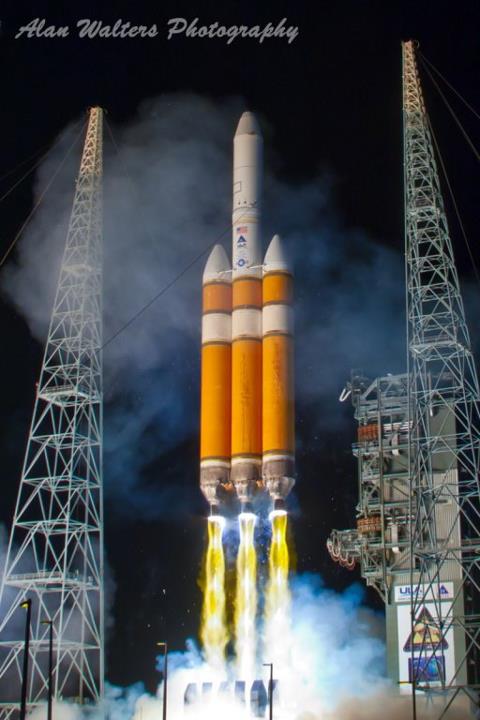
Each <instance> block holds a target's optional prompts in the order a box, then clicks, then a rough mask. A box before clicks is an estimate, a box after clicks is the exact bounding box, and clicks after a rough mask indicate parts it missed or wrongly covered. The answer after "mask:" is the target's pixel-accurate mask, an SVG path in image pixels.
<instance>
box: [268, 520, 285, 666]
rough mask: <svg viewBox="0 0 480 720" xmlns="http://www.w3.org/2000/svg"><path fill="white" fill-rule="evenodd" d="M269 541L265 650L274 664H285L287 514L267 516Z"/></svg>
mask: <svg viewBox="0 0 480 720" xmlns="http://www.w3.org/2000/svg"><path fill="white" fill-rule="evenodd" d="M270 519H271V523H272V540H271V545H270V556H269V578H268V583H267V594H266V598H265V630H266V644H267V647H266V651H267V653H269V657H270V656H271V657H272V660H273V661H274V662H277V663H280V664H283V663H285V662H287V655H288V647H287V645H288V643H287V642H286V638H287V637H288V633H289V631H290V602H291V598H290V587H289V584H288V574H289V570H290V558H289V553H288V544H287V520H288V518H287V514H286V512H284V511H275V512H273V513H272V514H271V515H270Z"/></svg>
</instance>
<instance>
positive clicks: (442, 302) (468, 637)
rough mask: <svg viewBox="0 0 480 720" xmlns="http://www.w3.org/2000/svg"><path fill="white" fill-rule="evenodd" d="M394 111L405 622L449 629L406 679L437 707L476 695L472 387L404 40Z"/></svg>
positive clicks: (478, 628) (478, 538) (478, 567)
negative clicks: (401, 255) (407, 510)
mask: <svg viewBox="0 0 480 720" xmlns="http://www.w3.org/2000/svg"><path fill="white" fill-rule="evenodd" d="M403 111H404V172H405V258H406V282H407V319H408V348H409V360H408V363H409V367H408V376H409V388H408V401H409V402H408V405H409V422H410V425H411V432H410V435H409V438H410V442H409V452H408V459H409V462H408V465H409V478H410V496H411V528H410V533H411V553H412V558H413V561H412V562H411V584H412V606H411V613H412V631H413V625H414V623H415V621H416V620H418V617H419V615H420V613H421V612H422V607H423V606H424V605H425V601H426V600H427V599H428V601H429V603H431V606H433V607H434V613H433V616H434V617H433V620H434V624H435V625H436V627H437V628H440V630H441V637H443V638H444V637H445V635H446V633H448V632H449V631H450V634H451V637H453V638H454V639H455V667H454V672H453V675H451V676H450V678H448V677H445V662H446V657H445V650H444V644H445V643H444V642H442V641H441V640H439V641H438V642H432V636H431V634H430V633H429V632H424V634H423V638H424V643H423V645H422V647H421V649H420V651H419V653H417V654H416V657H413V655H412V667H413V669H414V674H413V677H412V681H413V690H414V695H415V691H416V690H423V691H425V692H428V693H430V694H435V693H437V694H440V695H442V697H443V705H442V706H441V707H440V706H439V707H440V709H439V717H443V716H444V715H445V713H446V711H447V710H448V707H449V706H451V705H454V704H455V703H456V702H457V699H458V697H459V696H460V695H462V694H464V693H466V694H468V695H469V697H470V698H471V699H472V700H473V701H474V702H476V698H477V689H478V688H479V677H478V659H479V651H480V607H479V598H480V503H479V497H480V496H479V470H480V467H479V466H480V454H479V451H480V444H479V428H480V422H479V420H480V418H479V399H480V392H479V385H478V379H477V373H476V369H475V364H474V359H473V356H472V352H471V345H470V338H469V333H468V329H467V325H466V322H465V313H464V308H463V303H462V298H461V294H460V286H459V281H458V275H457V270H456V266H455V261H454V256H453V250H452V243H451V240H450V235H449V229H448V224H447V219H446V214H445V209H444V205H443V199H442V194H441V190H440V183H439V178H438V172H437V166H436V161H435V157H434V152H433V145H432V138H431V132H430V127H429V121H428V116H427V113H426V110H425V105H424V101H423V97H422V90H421V86H420V80H419V76H418V71H417V67H416V60H415V50H414V44H413V42H412V41H409V42H406V43H403ZM446 580H450V581H453V588H454V598H453V601H452V602H450V603H445V602H442V598H441V592H440V588H441V585H442V583H444V582H445V581H446ZM427 666H428V667H429V668H430V669H431V670H432V672H433V671H435V673H436V674H437V675H438V678H437V679H438V682H429V681H427V679H426V675H427V673H426V672H425V668H426V667H427ZM422 668H423V669H422Z"/></svg>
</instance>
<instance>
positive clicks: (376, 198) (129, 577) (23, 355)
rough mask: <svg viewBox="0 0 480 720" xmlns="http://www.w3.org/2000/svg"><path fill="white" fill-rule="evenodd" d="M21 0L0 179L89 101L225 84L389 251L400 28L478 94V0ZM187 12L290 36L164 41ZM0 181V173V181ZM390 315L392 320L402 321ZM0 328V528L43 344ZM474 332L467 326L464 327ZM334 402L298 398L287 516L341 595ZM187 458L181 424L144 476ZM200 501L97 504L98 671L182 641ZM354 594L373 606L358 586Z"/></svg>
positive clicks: (397, 156)
mask: <svg viewBox="0 0 480 720" xmlns="http://www.w3.org/2000/svg"><path fill="white" fill-rule="evenodd" d="M29 5H30V7H28V8H25V9H23V10H22V5H21V4H10V5H9V4H7V5H6V6H4V8H2V10H1V17H0V19H1V20H2V26H1V37H0V41H1V45H0V47H1V51H0V52H1V55H0V67H1V68H2V81H1V87H2V90H1V99H2V102H1V110H0V175H3V173H4V172H7V171H8V170H10V169H11V168H12V167H14V166H15V165H16V164H17V163H18V162H20V161H21V160H23V159H24V158H26V157H28V156H29V155H31V154H32V153H34V152H35V151H36V150H38V148H40V147H41V146H43V145H48V143H50V142H52V141H53V140H54V138H55V137H56V135H57V134H58V133H59V132H60V131H61V130H62V129H63V128H64V127H65V125H67V124H68V123H69V122H71V121H73V120H75V119H77V118H78V117H79V116H80V115H81V114H82V113H83V112H84V111H85V109H86V108H87V107H88V106H90V105H95V104H99V105H101V106H103V107H105V108H107V109H108V112H109V116H110V119H111V122H112V123H122V122H126V121H128V120H129V119H131V118H132V117H133V116H134V114H135V112H136V109H137V107H138V105H139V103H140V102H141V101H142V100H144V99H145V98H149V97H155V96H157V95H160V94H161V93H165V92H176V91H193V92H196V93H200V94H205V95H208V96H210V97H213V98H223V97H224V96H227V95H237V96H238V95H240V96H243V97H244V98H245V101H246V105H247V106H248V107H249V108H251V109H253V110H258V111H259V112H260V113H261V115H262V116H263V117H265V118H267V119H268V122H269V125H270V127H272V128H274V134H273V136H272V137H270V138H268V140H267V142H266V146H267V162H268V161H269V158H268V154H269V153H271V154H272V159H271V162H272V163H274V165H275V172H276V173H277V175H279V176H280V177H283V178H285V179H288V181H289V182H295V181H304V180H308V179H310V178H313V177H315V175H316V174H317V173H318V171H319V168H324V169H325V168H328V170H329V171H330V173H331V174H332V176H333V178H334V196H333V201H334V202H335V204H336V211H337V212H338V213H339V215H340V216H341V217H342V219H343V223H344V225H345V226H346V227H348V228H361V229H362V230H365V231H366V232H367V233H368V234H369V235H370V236H371V237H372V238H373V239H374V240H375V241H376V242H377V243H379V244H383V245H385V246H389V247H395V248H401V244H402V242H403V217H402V211H403V208H402V202H403V194H402V193H403V191H402V138H401V133H402V124H401V48H400V42H401V40H402V39H403V40H404V39H409V38H412V37H413V38H416V39H418V40H419V41H420V43H421V49H422V51H423V53H424V54H425V56H426V57H427V58H428V59H429V60H430V61H431V62H433V63H434V64H435V65H436V66H437V67H438V68H439V69H440V70H441V72H442V73H443V74H444V75H445V76H446V77H447V78H448V80H449V81H450V82H451V83H452V84H453V85H454V87H455V88H456V89H457V90H458V91H459V92H460V93H462V94H463V95H464V96H465V97H466V98H467V99H468V100H469V101H470V102H471V103H472V104H473V105H474V107H476V108H477V109H478V108H479V107H480V102H479V100H480V98H479V91H478V77H479V42H480V23H479V21H480V5H479V4H478V2H468V1H463V2H456V3H453V2H439V1H438V0H435V1H434V2H429V1H426V0H423V1H419V0H416V1H415V2H409V1H407V0H404V2H384V1H382V0H379V1H378V2H374V1H366V0H365V1H360V0H359V1H357V2H354V1H353V0H351V1H350V2H342V1H339V2H333V0H331V1H330V2H324V1H323V0H319V1H317V2H296V3H287V2H282V1H281V0H277V1H276V2H271V1H269V0H267V1H266V2H263V3H261V7H258V6H259V3H254V2H248V1H247V2H233V1H232V0H227V1H226V2H222V3H214V2H203V3H197V4H195V6H194V7H195V9H194V10H193V9H192V3H191V2H188V3H187V2H177V3H173V2H169V1H168V0H166V1H165V2H162V3H152V5H151V6H149V4H148V3H146V2H145V3H135V4H132V3H130V2H117V3H115V4H113V3H110V4H108V3H102V4H98V5H95V4H94V3H89V2H83V3H82V8H81V9H79V10H78V12H77V11H72V10H71V9H68V10H67V9H66V6H67V5H68V3H54V2H51V3H45V4H43V5H42V4H41V3H37V5H36V6H35V9H32V7H31V4H29ZM37 16H39V17H45V18H46V19H47V22H48V23H49V24H55V25H66V24H69V25H70V26H71V27H72V32H71V37H69V38H68V39H51V40H48V39H19V40H15V39H14V35H15V32H16V31H17V29H18V27H19V26H20V25H23V24H25V23H27V22H28V21H30V20H31V19H32V18H33V17H37ZM196 16H198V17H199V24H206V25H208V24H210V23H211V22H214V21H218V22H219V23H221V24H225V25H227V26H228V25H232V24H238V25H240V24H245V25H254V24H258V25H261V26H263V25H264V24H266V23H267V22H272V23H275V24H276V22H278V21H279V20H280V19H281V18H283V17H286V18H287V24H288V25H298V27H299V32H300V34H299V37H298V38H297V39H296V40H295V41H294V42H293V43H292V44H291V45H288V44H287V42H286V40H278V39H277V40H274V39H270V40H266V41H265V42H264V43H263V45H259V43H258V42H257V41H255V40H247V39H237V40H236V41H235V42H234V43H233V44H232V45H230V46H227V45H226V43H225V42H224V40H221V39H204V40H202V39H186V38H185V37H182V36H179V37H178V38H176V39H172V40H171V41H169V42H168V41H167V39H166V27H167V20H168V19H169V18H171V17H185V18H187V19H193V18H194V17H196ZM81 17H91V18H98V19H101V20H103V21H104V22H106V23H113V22H114V21H115V20H116V19H118V18H122V19H123V20H128V21H130V22H131V23H132V24H142V25H150V24H152V23H156V24H157V27H158V29H159V36H158V37H156V38H153V39H140V40H134V39H124V40H107V39H94V40H88V39H83V40H81V39H78V38H77V37H76V33H75V30H74V25H75V23H76V21H77V20H78V19H79V18H81ZM423 78H424V90H425V96H426V102H427V105H428V108H429V111H430V115H431V116H432V121H433V123H434V127H435V129H436V132H437V135H438V139H439V142H440V145H441V148H442V152H443V155H444V159H445V162H446V165H447V167H448V171H449V174H450V178H451V181H452V185H453V187H454V189H455V192H456V195H457V198H458V202H459V205H460V210H461V213H462V217H463V220H464V224H465V227H466V229H467V232H468V234H469V237H470V240H471V243H472V246H473V247H474V248H475V247H476V242H477V238H476V229H477V224H478V220H477V216H478V210H477V209H478V200H479V191H478V187H479V183H478V166H477V164H476V160H475V158H474V157H473V154H472V153H471V152H470V150H469V149H468V148H467V145H466V144H465V141H464V139H463V138H462V137H461V136H460V134H459V132H458V129H457V128H456V127H455V125H454V122H453V121H452V119H451V117H450V116H449V115H448V113H447V111H446V109H445V107H444V106H443V104H442V102H441V100H440V99H439V97H438V95H437V93H436V92H435V90H434V88H433V86H432V84H431V82H430V81H428V79H427V78H426V77H425V75H424V76H423ZM453 102H454V103H455V108H456V109H457V110H458V112H459V114H460V116H461V118H462V122H464V124H465V127H466V128H467V130H468V131H469V132H470V133H471V134H472V136H473V138H474V139H475V138H478V126H477V124H476V123H477V120H476V119H474V118H473V116H471V115H470V114H468V113H466V111H465V110H464V109H463V108H462V106H461V105H459V104H458V102H457V101H455V100H453ZM9 182H10V180H8V181H6V182H4V183H2V184H1V185H0V191H1V192H4V191H5V190H6V189H7V188H8V186H9V185H8V183H9ZM32 187H33V183H32V182H31V180H28V181H26V182H25V183H23V184H22V185H21V186H20V187H19V188H18V189H17V190H16V192H15V193H14V194H13V195H12V196H10V197H9V198H8V200H6V201H5V202H3V203H1V204H0V250H1V252H2V254H3V252H4V251H5V249H6V248H7V247H8V245H9V243H10V242H11V239H12V238H13V236H14V234H15V233H16V231H17V230H18V228H19V226H20V225H21V223H22V222H23V220H24V219H25V217H26V215H27V214H28V212H29V211H30V209H31V204H32V198H33V195H32ZM72 191H73V185H72ZM228 192H229V190H228V189H226V193H228ZM0 194H1V193H0ZM447 207H449V203H448V202H447ZM451 217H453V216H451ZM452 232H453V236H454V241H455V247H456V256H457V262H458V267H459V271H460V275H461V278H462V279H464V280H472V279H473V274H472V268H471V263H470V261H469V259H468V256H467V254H466V252H465V248H464V245H463V243H462V240H461V236H460V233H459V232H458V227H457V226H456V224H455V222H454V221H453V220H452ZM11 261H12V262H15V255H13V256H12V259H11ZM133 310H134V309H133V308H132V311H133ZM473 320H474V321H475V323H476V318H473ZM403 322H404V321H403V318H399V332H400V326H402V328H403ZM0 323H1V327H2V338H3V343H2V366H3V370H2V380H3V383H2V386H3V391H2V401H1V427H0V443H1V456H0V460H1V466H2V473H1V476H2V478H1V482H2V494H1V498H2V501H1V504H0V520H1V521H2V522H3V523H4V524H5V525H6V526H7V527H8V526H9V524H10V522H11V517H12V513H13V506H14V501H15V496H16V491H17V486H18V479H19V476H20V469H21V461H22V455H23V452H24V448H25V441H26V437H27V432H28V423H29V420H30V415H31V410H32V406H33V393H34V383H35V381H36V379H37V375H38V371H39V367H40V363H41V351H42V348H41V347H40V346H39V344H38V343H37V342H36V341H35V340H33V339H32V337H31V336H30V333H29V330H28V328H27V325H26V324H25V321H24V320H23V319H22V317H21V316H20V315H19V314H17V313H16V312H15V310H14V309H13V308H12V307H11V306H10V305H9V304H7V303H6V302H5V301H4V300H3V299H1V305H0ZM471 329H472V332H473V333H474V334H475V332H477V330H476V327H475V326H473V327H472V328H471ZM402 331H403V330H402ZM392 332H395V328H393V329H392ZM386 342H388V338H386ZM352 364H353V366H354V365H355V363H354V359H353V363H352ZM365 370H366V371H367V372H368V368H365ZM346 379H347V378H346ZM195 382H197V380H196V379H195ZM338 390H339V392H340V390H341V388H339V389H338ZM337 397H338V393H337V395H336V396H335V397H332V398H330V399H329V401H328V402H327V404H326V405H325V407H323V408H311V407H309V408H302V407H301V406H299V407H298V408H297V432H298V435H299V440H300V447H301V451H300V453H299V457H298V475H299V478H300V482H299V485H298V490H297V504H298V509H297V510H295V518H294V523H295V542H296V554H297V566H298V570H300V571H313V572H320V573H321V574H322V575H323V577H324V578H325V582H326V583H327V584H328V585H329V586H332V587H334V588H336V589H338V590H341V589H342V588H344V587H345V586H346V585H348V584H349V583H350V582H351V581H352V577H355V578H357V577H358V575H357V573H356V572H354V573H348V572H347V571H345V570H343V569H341V568H340V567H339V566H338V565H334V564H333V563H332V562H331V561H330V558H329V557H328V554H327V552H326V549H325V540H326V537H327V535H328V533H329V531H330V529H331V528H332V527H349V526H351V524H352V523H353V520H354V506H355V502H356V478H355V467H354V463H353V459H352V457H351V453H350V443H351V442H352V440H353V439H354V433H355V425H354V422H353V418H352V413H351V408H350V407H349V406H348V403H346V404H345V406H344V407H343V408H342V410H341V412H342V413H343V419H344V422H343V425H342V427H343V428H344V431H343V432H340V433H339V432H338V428H336V429H335V432H334V431H333V429H332V432H329V431H328V429H327V430H326V431H325V432H324V434H323V436H322V437H315V438H312V437H310V434H309V413H312V412H325V413H328V412H329V411H330V407H329V403H330V405H331V407H333V404H334V403H336V402H337ZM336 412H337V413H338V410H337V411H336ZM197 457H198V439H197V437H196V436H195V437H191V438H190V439H189V440H188V441H187V442H185V443H184V444H183V445H182V446H181V447H179V448H177V449H176V451H175V452H174V453H172V452H170V453H168V454H165V455H162V456H160V457H158V458H157V460H156V462H155V463H154V466H153V467H151V469H150V472H151V477H152V482H154V481H156V478H159V477H161V476H162V473H165V472H167V471H168V472H169V473H172V472H176V473H178V477H179V478H181V482H182V483H184V484H185V486H186V487H188V488H192V487H194V486H195V483H196V482H197V473H198V471H197ZM204 513H205V507H204V504H203V501H202V498H201V497H200V493H198V503H197V505H196V507H194V508H192V512H191V514H190V515H189V519H188V520H187V521H186V523H185V524H184V525H182V526H180V525H178V524H177V523H175V522H174V521H173V520H172V521H171V522H169V521H168V519H165V518H162V519H161V520H158V521H148V522H147V521H145V520H143V519H142V518H141V517H138V518H135V517H134V518H131V520H126V519H125V514H122V515H121V517H120V516H119V515H117V514H116V513H115V508H114V506H112V507H110V505H109V504H107V507H106V514H105V518H106V519H105V529H106V550H107V555H108V559H109V563H110V565H111V567H112V569H113V574H114V578H115V582H116V586H117V587H116V595H115V602H114V605H113V608H112V615H113V620H114V624H113V625H112V627H111V629H110V632H109V641H108V649H107V662H108V678H109V680H110V681H112V682H114V683H121V684H126V683H131V682H133V681H136V680H143V681H145V682H147V685H149V686H150V687H151V688H153V686H154V685H155V681H156V679H157V677H158V676H157V675H156V673H155V669H154V656H155V642H156V641H157V640H164V639H167V640H168V641H169V643H170V646H171V647H172V648H173V649H182V648H183V646H184V641H185V638H186V637H188V636H195V635H196V632H197V629H198V620H199V607H200V599H201V597H200V591H199V589H198V586H197V577H198V572H199V566H200V561H201V553H202V538H203V533H204ZM367 601H368V602H369V603H371V604H373V605H374V606H375V605H376V606H377V607H379V604H378V601H377V600H376V598H375V597H374V596H373V594H368V595H367Z"/></svg>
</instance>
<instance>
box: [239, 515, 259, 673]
mask: <svg viewBox="0 0 480 720" xmlns="http://www.w3.org/2000/svg"><path fill="white" fill-rule="evenodd" d="M238 521H239V526H240V546H239V548H238V556H237V594H236V602H235V639H236V654H237V673H238V677H239V678H241V679H242V680H247V679H249V678H251V677H253V674H254V670H255V621H256V615H257V555H256V550H255V543H254V535H255V521H256V517H255V515H254V514H253V513H241V514H240V515H239V518H238Z"/></svg>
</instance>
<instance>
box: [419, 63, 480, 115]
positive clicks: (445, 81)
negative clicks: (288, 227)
mask: <svg viewBox="0 0 480 720" xmlns="http://www.w3.org/2000/svg"><path fill="white" fill-rule="evenodd" d="M418 54H419V55H420V57H421V60H423V61H424V62H425V63H426V64H427V65H428V66H429V67H430V68H432V70H433V71H434V72H436V73H437V75H438V76H439V77H440V78H442V80H443V82H444V83H445V85H447V86H448V87H449V88H450V90H451V91H452V92H454V93H455V95H456V96H457V97H458V98H460V100H461V101H462V102H463V104H464V105H466V107H467V108H468V109H469V110H470V111H471V112H472V113H473V114H474V115H475V117H477V118H478V119H479V120H480V115H479V114H478V113H477V111H476V110H475V108H474V107H472V106H471V105H470V103H469V102H467V101H466V100H465V98H464V97H463V96H462V95H460V93H459V92H458V90H455V88H454V87H453V85H451V83H449V82H448V80H447V78H446V77H444V76H443V75H442V73H441V72H440V70H437V68H436V67H435V65H434V64H433V63H431V62H430V60H428V59H427V58H426V57H425V55H424V54H423V53H422V52H421V51H420V50H419V51H418Z"/></svg>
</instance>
